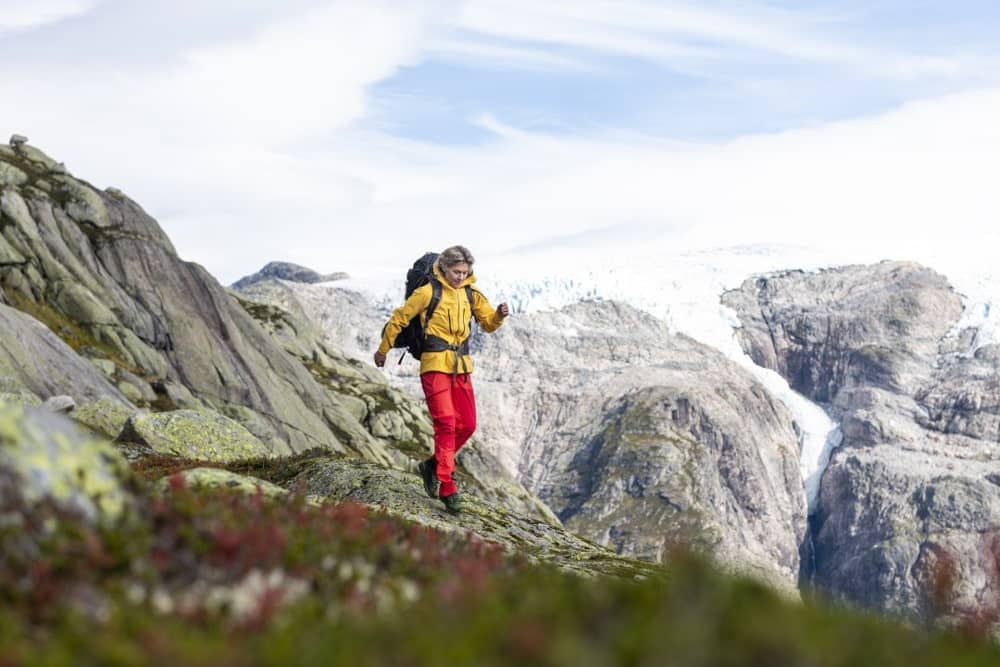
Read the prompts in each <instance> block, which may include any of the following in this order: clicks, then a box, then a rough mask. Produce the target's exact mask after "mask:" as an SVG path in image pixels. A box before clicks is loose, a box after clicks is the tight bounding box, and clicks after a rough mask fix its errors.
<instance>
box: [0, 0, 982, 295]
mask: <svg viewBox="0 0 1000 667" xmlns="http://www.w3.org/2000/svg"><path fill="white" fill-rule="evenodd" d="M234 7H236V9H234ZM997 34H1000V6H998V5H996V3H991V2H985V1H965V2H961V1H959V2H943V1H939V2H929V1H928V2H901V1H895V0H893V1H888V2H878V1H874V2H860V1H836V2H831V1H826V2H697V3H696V2H675V1H673V0H660V1H655V2H654V1H643V0H619V1H617V2H606V1H603V0H573V1H562V0H551V1H549V2H545V3H539V2H529V1H528V0H504V1H502V2H500V1H495V2H494V1H490V0H467V1H463V0H432V1H428V2H410V1H408V2H403V1H399V2H393V1H385V0H381V1H380V0H364V1H362V0H349V1H342V2H320V1H317V0H291V1H288V2H284V3H273V2H270V1H264V0H246V1H244V2H241V3H230V2H211V1H202V2H196V1H194V0H176V1H173V2H165V1H164V2H159V1H156V0H147V1H144V2H139V1H123V0H32V1H30V2H28V1H21V0H0V86H2V90H3V91H4V95H3V99H2V100H0V132H2V131H7V132H8V133H14V132H19V133H22V134H26V135H27V136H29V137H30V139H31V141H32V143H33V144H34V145H36V146H38V147H40V148H41V149H43V150H45V151H46V152H48V153H49V154H51V155H52V156H53V157H55V158H56V159H59V160H62V161H65V162H66V163H67V165H68V166H69V168H70V170H71V171H72V172H73V173H74V174H76V175H77V176H79V177H81V178H84V179H86V180H89V181H91V182H93V183H94V184H95V185H97V186H99V187H106V186H115V187H119V188H121V189H122V190H124V191H125V192H126V193H128V194H130V195H131V196H132V197H133V198H135V199H136V200H137V201H138V202H139V203H140V204H142V205H143V206H144V207H145V208H146V209H147V210H148V211H149V212H150V213H151V214H152V215H153V216H154V217H156V218H157V219H158V220H159V221H160V222H161V224H162V225H163V226H164V228H165V229H166V231H167V233H168V234H169V235H170V236H171V238H172V239H173V240H174V242H175V244H176V246H177V248H178V250H179V251H180V253H181V255H182V256H184V257H185V258H187V259H191V260H194V261H198V262H200V263H202V264H204V265H205V266H206V267H207V268H208V269H209V270H210V271H212V272H213V273H214V274H215V275H216V276H217V277H219V278H220V279H221V280H223V281H224V282H230V281H232V280H235V279H236V278H238V277H240V276H241V275H243V274H245V273H249V272H252V271H254V270H256V269H257V268H259V266H260V265H262V264H263V263H265V262H267V261H270V260H272V259H283V260H289V261H296V262H299V263H302V264H306V265H310V266H313V267H314V268H316V269H317V270H320V271H334V270H342V269H347V270H349V271H351V272H354V273H361V272H364V271H365V270H367V269H368V268H370V267H373V266H375V265H386V266H393V265H398V264H399V263H401V262H405V261H406V260H407V259H409V258H410V256H411V255H414V254H419V252H422V251H423V250H424V249H427V248H437V247H443V246H444V245H450V244H451V243H454V242H464V243H466V244H467V245H470V246H472V247H474V249H476V250H477V251H478V254H479V255H480V256H481V257H483V256H487V257H488V256H489V255H490V254H491V253H497V254H498V253H502V252H503V251H508V250H512V249H516V248H523V247H533V248H538V247H546V245H547V244H549V245H552V246H553V247H554V246H558V245H559V244H560V243H561V241H560V239H566V242H567V243H578V242H579V239H580V238H588V237H587V236H586V235H584V236H583V237H581V233H582V232H586V231H587V230H599V231H600V230H621V234H623V235H628V234H629V233H631V232H629V231H628V230H635V229H640V230H643V231H642V232H641V233H639V234H637V235H636V238H637V242H638V243H644V242H645V240H646V239H648V237H649V230H650V229H654V230H655V229H660V230H662V232H663V234H664V235H667V236H669V237H670V238H671V240H672V242H674V243H676V244H682V243H683V244H691V245H692V246H696V245H698V244H703V243H720V242H721V243H725V242H732V243H747V242H776V241H784V242H796V243H815V242H823V243H826V242H830V238H831V236H832V237H834V240H836V239H837V238H839V239H841V240H843V242H856V238H855V237H856V236H857V235H858V234H864V236H865V239H866V241H867V242H871V243H886V244H887V247H892V248H895V247H897V245H896V244H894V241H893V240H894V239H898V238H899V237H900V235H901V234H904V233H905V236H906V238H907V239H908V240H909V241H911V242H914V243H916V242H918V241H923V242H926V243H927V244H935V243H937V244H940V238H939V237H940V234H939V232H938V230H939V229H940V228H941V227H942V226H943V225H944V226H946V227H947V228H948V229H949V230H951V231H952V232H953V234H952V236H955V237H960V238H967V237H970V236H975V237H980V236H981V235H982V234H989V233H990V230H991V229H992V228H994V227H996V226H997V225H996V223H997V217H998V216H997V213H998V204H997V202H996V201H995V199H996V198H995V197H994V196H993V195H992V191H993V188H994V186H993V184H992V181H991V180H990V178H988V177H987V176H986V174H995V173H997V168H998V166H1000V165H998V163H997V161H998V159H1000V158H998V157H997V156H998V155H1000V135H998V132H997V129H996V127H995V126H996V123H995V121H994V120H993V119H994V118H996V117H997V114H1000V66H998V65H1000V44H998V43H997V42H996V39H995V36H996V35H997ZM945 220H947V222H945ZM834 230H835V231H836V233H832V234H831V232H832V231H834ZM603 233H604V232H600V233H598V234H597V235H596V236H597V237H601V236H602V234H603ZM845 239H846V240H845Z"/></svg>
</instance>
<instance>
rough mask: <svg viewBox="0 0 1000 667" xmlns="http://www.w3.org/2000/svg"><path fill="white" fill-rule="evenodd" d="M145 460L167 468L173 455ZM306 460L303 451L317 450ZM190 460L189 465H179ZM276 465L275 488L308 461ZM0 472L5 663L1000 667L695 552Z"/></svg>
mask: <svg viewBox="0 0 1000 667" xmlns="http://www.w3.org/2000/svg"><path fill="white" fill-rule="evenodd" d="M160 458H161V459H162V460H160V464H159V466H157V465H155V464H154V462H153V461H148V462H145V463H144V464H143V465H144V468H143V470H142V472H144V474H146V475H149V476H157V475H156V473H154V471H156V472H157V473H165V474H169V473H170V470H171V465H168V463H167V462H166V460H165V458H164V457H160ZM307 458H308V457H307V456H306V455H304V456H303V457H301V458H300V459H298V460H302V461H304V460H307ZM173 465H179V463H178V462H177V461H176V460H175V461H174V462H173ZM267 466H271V469H270V470H271V475H270V476H272V477H273V478H274V479H275V480H276V481H277V480H281V479H288V478H290V477H292V476H294V472H293V470H294V467H295V460H290V461H287V462H285V463H284V464H280V465H277V464H275V462H274V461H270V460H267V461H265V460H261V461H258V462H256V463H254V462H245V463H242V464H238V465H237V466H236V467H243V468H244V471H245V472H258V470H257V469H258V468H264V467H267ZM17 489H18V485H17V484H16V480H15V479H13V478H12V477H11V475H10V473H9V472H5V471H2V470H0V518H2V520H0V542H2V544H3V545H4V548H3V550H2V551H0V601H2V605H0V647H2V651H0V664H3V665H4V667H8V666H10V667H18V666H21V665H40V664H45V665H54V666H55V665H87V664H94V665H97V664H100V665H140V664H142V665H171V666H173V665H212V666H213V667H225V666H228V665H233V666H237V665H340V664H344V665H351V666H352V667H358V666H364V665H387V664H393V665H442V666H443V665H449V666H452V665H466V664H469V665H472V664H474V665H483V666H490V665H509V664H518V665H573V666H578V665H580V666H588V665H660V664H664V665H668V664H669V665H746V664H762V665H869V664H874V665H880V666H881V667H892V666H894V665H905V666H906V667H919V666H920V665H969V666H972V665H995V664H998V661H1000V650H998V649H997V648H995V647H993V646H991V645H988V644H982V643H976V642H975V641H972V640H970V639H966V638H962V637H960V636H958V635H951V634H941V633H938V632H935V631H930V630H911V629H907V628H904V627H903V626H901V625H896V624H893V623H891V622H889V621H885V620H879V619H876V618H873V617H870V616H867V615H863V614H858V613H854V612H849V611H845V610H835V609H829V608H824V607H823V606H822V605H820V604H817V603H814V602H811V601H807V602H805V603H803V604H794V603H791V602H788V601H786V600H784V599H782V598H781V597H779V596H777V595H776V594H774V593H773V592H771V591H770V590H768V589H767V588H765V587H764V586H762V585H760V584H758V583H754V582H750V581H746V580H741V579H733V578H728V577H724V576H722V575H721V574H719V573H718V572H717V571H716V569H715V568H713V567H712V566H711V565H710V564H709V563H707V562H705V561H703V560H700V559H698V558H696V557H693V556H690V555H687V554H684V553H678V554H676V556H675V557H674V558H673V560H672V561H671V563H670V565H669V568H668V569H667V570H664V571H662V572H661V573H660V574H656V575H654V576H652V577H647V578H645V579H643V580H641V581H636V580H633V579H632V578H630V577H627V578H615V577H598V578H594V579H588V578H584V577H579V576H573V575H568V574H565V573H562V572H559V571H557V570H555V569H553V568H550V567H547V566H540V565H533V564H529V562H528V561H527V559H525V558H524V557H521V556H511V555H509V554H506V553H505V552H504V551H503V550H502V549H500V548H499V547H497V546H495V545H492V544H489V543H486V542H484V541H482V540H480V539H478V538H476V537H475V536H473V535H472V534H467V535H462V534H455V533H449V534H444V533H440V532H437V531H435V530H433V529H431V528H428V527H425V526H419V525H415V524H411V523H408V522H406V521H403V520H401V519H399V518H396V517H392V516H389V515H386V514H382V513H378V512H374V511H372V510H370V509H368V508H366V507H365V506H362V505H358V504H353V503H346V504H339V505H323V506H318V507H317V506H314V505H312V504H310V503H308V502H306V501H305V499H304V497H303V496H302V494H300V493H292V494H290V495H289V496H287V497H285V498H279V499H268V498H266V497H264V495H263V494H261V493H258V494H256V495H249V496H248V495H246V494H242V493H236V492H227V491H223V490H192V489H189V488H187V487H186V486H185V484H184V482H183V480H182V478H181V477H179V476H171V477H170V484H169V490H168V491H167V492H165V493H163V494H162V495H161V494H157V493H155V492H153V491H152V490H151V489H146V490H144V491H140V492H139V499H138V502H137V504H136V510H135V511H134V512H131V513H130V514H129V515H128V516H126V517H121V518H119V519H118V520H116V521H115V522H114V523H108V524H103V525H100V524H98V525H94V524H91V523H88V522H87V521H84V520H82V518H81V517H80V516H77V515H74V514H73V513H72V512H71V511H68V510H66V509H61V508H59V507H58V506H56V505H55V504H53V503H49V502H44V501H43V502H27V501H26V500H25V499H24V498H23V497H21V496H20V495H19V493H18V491H17Z"/></svg>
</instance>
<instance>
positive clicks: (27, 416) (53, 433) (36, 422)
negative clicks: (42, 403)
mask: <svg viewBox="0 0 1000 667" xmlns="http://www.w3.org/2000/svg"><path fill="white" fill-rule="evenodd" d="M0 469H7V470H10V471H13V473H14V474H15V475H16V477H17V479H19V480H20V482H19V483H20V486H21V492H22V495H23V496H24V497H25V498H27V499H28V500H29V501H37V500H39V499H42V498H51V499H53V500H54V501H55V502H57V503H59V504H61V505H63V506H65V507H68V508H71V509H75V510H78V511H80V512H82V513H83V515H84V516H86V517H88V518H89V519H91V520H114V519H116V518H117V517H119V516H121V514H122V512H123V511H124V510H125V508H126V506H127V505H128V503H129V502H130V499H131V498H132V496H131V493H130V492H129V491H128V486H129V484H131V483H132V481H131V471H130V469H129V467H128V464H127V463H126V462H125V460H124V459H123V458H122V456H121V454H119V453H118V451H116V450H115V448H114V447H113V446H112V445H111V444H110V443H108V442H107V441H105V440H102V439H99V438H95V437H93V436H90V435H86V434H84V433H83V432H82V431H81V430H80V429H79V428H77V427H76V426H75V425H74V424H73V423H72V422H71V421H69V420H68V419H66V418H65V417H63V416H61V415H58V414H54V413H52V412H49V411H47V410H40V409H33V408H26V407H23V406H19V405H12V404H10V403H0Z"/></svg>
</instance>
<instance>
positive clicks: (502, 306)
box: [497, 303, 510, 320]
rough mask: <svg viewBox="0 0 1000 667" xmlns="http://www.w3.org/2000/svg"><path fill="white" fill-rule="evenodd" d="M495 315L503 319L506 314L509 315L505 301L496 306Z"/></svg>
mask: <svg viewBox="0 0 1000 667" xmlns="http://www.w3.org/2000/svg"><path fill="white" fill-rule="evenodd" d="M497 315H498V316H499V317H500V319H501V320H502V319H505V318H506V317H507V316H508V315H510V308H508V307H507V304H506V303H501V304H500V305H499V306H497Z"/></svg>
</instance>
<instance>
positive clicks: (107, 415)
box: [70, 398, 136, 440]
mask: <svg viewBox="0 0 1000 667" xmlns="http://www.w3.org/2000/svg"><path fill="white" fill-rule="evenodd" d="M135 412H136V408H134V407H133V406H131V405H129V404H127V403H123V402H121V401H118V400H115V399H113V398H100V399H98V400H96V401H89V402H87V403H84V404H83V405H80V406H78V407H77V408H76V410H74V411H73V412H72V413H71V414H70V417H71V418H72V419H73V421H75V422H77V423H78V424H81V425H83V426H86V427H87V428H89V429H90V430H91V431H93V432H95V433H98V434H100V435H102V436H104V437H106V438H108V439H109V440H114V439H115V438H117V437H118V434H119V433H121V432H122V429H123V428H125V423H126V422H127V421H128V418H129V417H131V416H132V415H133V414H135Z"/></svg>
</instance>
